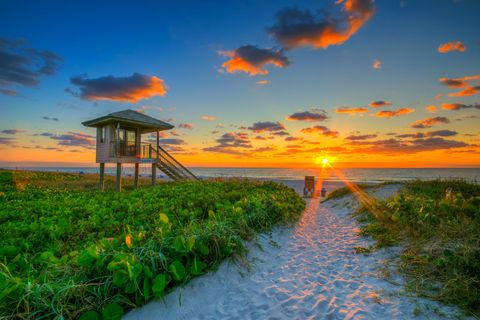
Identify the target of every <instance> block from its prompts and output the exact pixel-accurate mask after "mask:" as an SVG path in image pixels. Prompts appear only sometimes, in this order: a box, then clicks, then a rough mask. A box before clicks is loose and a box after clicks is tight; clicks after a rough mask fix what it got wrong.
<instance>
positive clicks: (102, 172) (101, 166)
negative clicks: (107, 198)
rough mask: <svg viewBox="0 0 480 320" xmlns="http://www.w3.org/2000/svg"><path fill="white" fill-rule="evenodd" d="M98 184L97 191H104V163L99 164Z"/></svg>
mask: <svg viewBox="0 0 480 320" xmlns="http://www.w3.org/2000/svg"><path fill="white" fill-rule="evenodd" d="M99 173H100V184H99V189H100V191H101V192H103V191H104V190H105V182H104V177H105V163H100V172H99Z"/></svg>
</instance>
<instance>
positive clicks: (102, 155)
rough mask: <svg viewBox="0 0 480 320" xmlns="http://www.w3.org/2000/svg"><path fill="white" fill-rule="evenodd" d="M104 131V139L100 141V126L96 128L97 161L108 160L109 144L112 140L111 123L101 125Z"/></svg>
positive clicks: (103, 161)
mask: <svg viewBox="0 0 480 320" xmlns="http://www.w3.org/2000/svg"><path fill="white" fill-rule="evenodd" d="M103 128H104V130H105V131H106V132H105V140H104V141H103V142H101V133H102V128H97V163H105V162H110V145H111V143H110V142H111V141H112V140H113V134H112V132H111V125H107V126H105V127H103Z"/></svg>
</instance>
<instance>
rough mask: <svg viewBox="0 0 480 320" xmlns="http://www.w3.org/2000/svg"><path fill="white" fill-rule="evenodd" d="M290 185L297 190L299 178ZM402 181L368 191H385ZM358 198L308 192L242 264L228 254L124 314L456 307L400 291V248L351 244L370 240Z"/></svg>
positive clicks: (399, 312) (429, 314) (253, 314)
mask: <svg viewBox="0 0 480 320" xmlns="http://www.w3.org/2000/svg"><path fill="white" fill-rule="evenodd" d="M284 183H285V182H284ZM290 186H291V187H292V188H294V189H296V190H297V191H298V190H299V186H301V185H300V184H299V183H298V182H297V183H295V182H293V183H292V182H290ZM325 186H326V188H329V189H333V186H332V185H328V184H326V185H325ZM400 187H401V186H400V185H398V184H395V185H386V186H383V187H380V188H373V189H372V190H374V191H371V192H372V195H373V196H375V197H378V198H386V197H390V196H392V195H394V194H395V193H396V192H397V191H398V190H399V188H400ZM357 206H358V202H357V201H356V199H355V198H354V197H353V196H352V195H348V196H345V197H343V198H340V199H332V200H329V201H327V202H324V203H320V199H318V198H316V199H309V200H307V209H306V210H305V212H304V214H303V216H302V218H301V220H300V221H299V222H298V223H297V224H296V225H295V226H293V227H278V228H275V229H274V230H273V231H272V232H271V233H270V234H262V235H261V236H259V237H258V239H257V241H252V242H251V243H249V248H250V251H249V253H248V256H247V261H248V263H247V264H245V263H240V262H239V261H237V262H236V263H235V262H234V260H227V261H225V262H223V263H222V264H221V265H220V266H219V268H218V270H217V271H216V272H215V271H213V272H209V273H208V274H206V275H203V276H201V277H198V278H195V279H193V280H192V281H190V282H189V283H187V284H186V285H185V286H184V287H180V288H177V289H175V290H174V291H173V292H171V293H169V294H168V295H166V296H165V297H164V299H162V300H156V301H152V302H150V303H148V304H147V305H145V306H144V307H142V308H138V309H134V310H132V311H130V312H129V313H128V314H127V315H126V316H125V317H124V319H126V320H133V319H193V318H195V319H387V318H392V319H410V318H412V317H414V316H415V317H416V318H417V319H436V318H445V317H446V316H452V317H454V316H455V315H456V314H459V311H458V309H456V308H453V307H447V306H444V305H441V304H439V303H437V302H434V301H430V300H427V299H423V298H417V297H415V296H413V295H412V294H411V293H407V292H405V291H404V287H403V278H402V277H401V276H400V275H399V274H397V273H396V271H395V268H394V267H392V266H395V253H397V251H396V250H397V249H395V248H390V249H381V250H378V251H375V252H373V253H371V254H369V255H364V254H356V253H355V248H356V247H368V246H370V245H372V243H373V240H371V239H369V238H366V237H362V236H360V235H359V234H358V232H359V224H358V223H357V222H356V221H355V220H354V219H353V218H352V217H351V213H352V212H353V211H354V210H355V209H356V208H357ZM387 261H390V263H388V264H387ZM392 261H393V263H392Z"/></svg>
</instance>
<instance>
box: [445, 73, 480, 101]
mask: <svg viewBox="0 0 480 320" xmlns="http://www.w3.org/2000/svg"><path fill="white" fill-rule="evenodd" d="M475 80H480V75H475V76H467V77H463V78H446V77H442V78H440V79H439V81H440V83H442V84H444V85H446V86H447V87H449V88H451V89H463V90H461V91H457V92H453V93H449V94H448V96H449V97H467V96H473V95H475V94H478V93H480V85H476V86H472V85H471V82H473V81H475Z"/></svg>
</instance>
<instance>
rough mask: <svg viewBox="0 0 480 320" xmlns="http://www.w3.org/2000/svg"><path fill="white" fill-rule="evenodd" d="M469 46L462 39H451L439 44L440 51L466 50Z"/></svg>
mask: <svg viewBox="0 0 480 320" xmlns="http://www.w3.org/2000/svg"><path fill="white" fill-rule="evenodd" d="M465 50H467V47H466V46H465V45H464V44H463V43H462V42H461V41H450V42H447V43H443V44H441V45H439V46H438V52H440V53H447V52H452V51H458V52H464V51H465Z"/></svg>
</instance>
